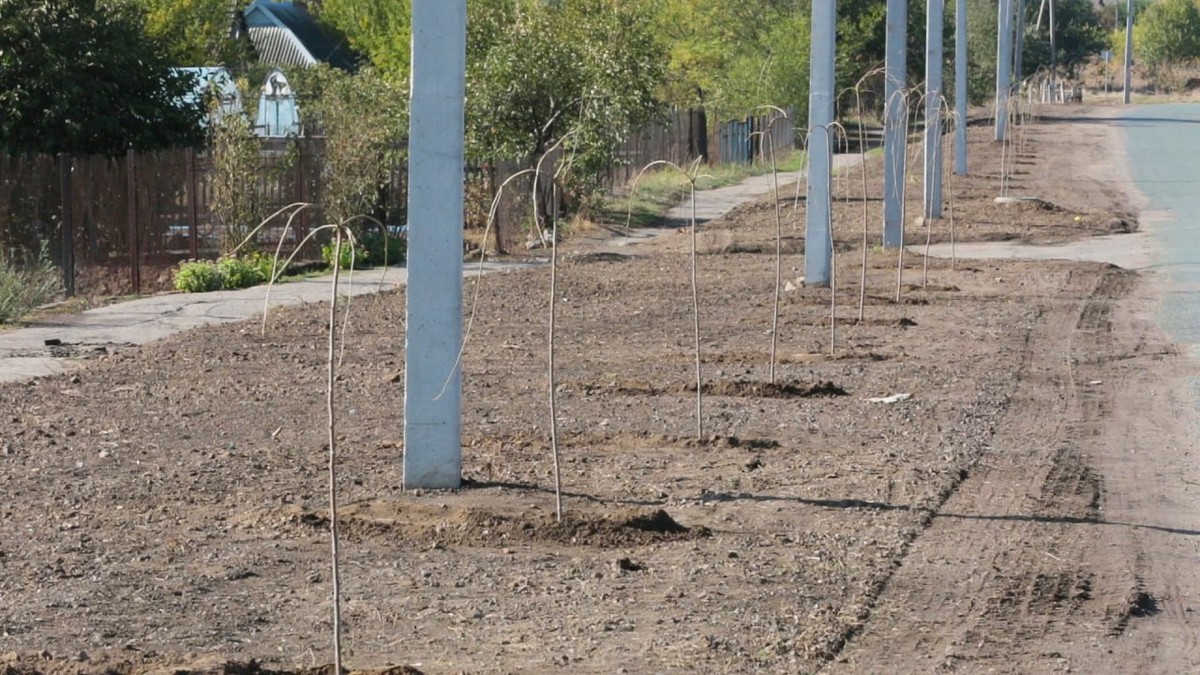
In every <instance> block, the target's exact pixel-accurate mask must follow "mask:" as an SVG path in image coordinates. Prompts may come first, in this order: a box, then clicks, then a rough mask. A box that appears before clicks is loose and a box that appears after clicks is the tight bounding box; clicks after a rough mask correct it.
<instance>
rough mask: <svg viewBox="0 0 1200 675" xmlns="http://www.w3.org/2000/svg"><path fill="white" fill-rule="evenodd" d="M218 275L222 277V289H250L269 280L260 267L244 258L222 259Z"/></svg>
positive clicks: (218, 266) (219, 263) (219, 262)
mask: <svg viewBox="0 0 1200 675" xmlns="http://www.w3.org/2000/svg"><path fill="white" fill-rule="evenodd" d="M269 272H270V269H269V268H268V273H269ZM217 274H219V275H220V277H221V288H225V289H235V288H249V287H251V286H257V285H258V284H261V283H262V282H264V281H266V280H267V277H266V275H264V274H263V273H262V268H261V267H260V266H259V265H257V264H255V263H254V262H253V261H251V260H247V259H244V258H221V260H219V261H218V262H217Z"/></svg>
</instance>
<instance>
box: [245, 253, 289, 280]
mask: <svg viewBox="0 0 1200 675" xmlns="http://www.w3.org/2000/svg"><path fill="white" fill-rule="evenodd" d="M246 259H247V260H248V261H249V262H250V264H251V265H254V267H256V268H257V269H258V273H259V274H261V275H262V278H263V281H270V280H271V268H272V267H274V266H275V265H276V264H278V268H277V269H275V276H283V273H284V270H286V269H287V257H286V256H281V257H280V260H279V262H278V263H275V256H273V255H270V254H267V253H262V252H259V251H254V252H253V253H251V254H250V255H249V256H247V258H246Z"/></svg>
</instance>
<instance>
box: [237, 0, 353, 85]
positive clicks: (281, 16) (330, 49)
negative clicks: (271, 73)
mask: <svg viewBox="0 0 1200 675" xmlns="http://www.w3.org/2000/svg"><path fill="white" fill-rule="evenodd" d="M244 16H245V18H246V30H247V31H248V32H249V34H250V42H252V43H253V44H254V50H255V51H256V52H258V56H259V59H260V60H261V61H263V62H264V63H273V64H280V65H298V66H311V65H314V64H316V63H328V64H329V65H331V66H334V67H336V68H341V69H342V70H349V71H353V70H355V69H356V68H357V63H356V61H355V58H354V54H353V53H352V52H351V51H350V50H349V49H348V48H347V47H346V46H345V45H344V44H343V43H340V42H336V41H335V40H334V39H333V38H331V37H330V36H329V35H328V34H327V33H326V32H325V31H324V30H322V29H321V27H320V26H319V25H317V22H316V21H315V20H313V18H312V15H311V14H309V13H308V10H307V9H305V8H304V7H302V6H300V5H295V4H292V3H291V2H272V1H271V0H254V3H253V4H251V5H250V6H249V7H248V8H246V11H245V14H244Z"/></svg>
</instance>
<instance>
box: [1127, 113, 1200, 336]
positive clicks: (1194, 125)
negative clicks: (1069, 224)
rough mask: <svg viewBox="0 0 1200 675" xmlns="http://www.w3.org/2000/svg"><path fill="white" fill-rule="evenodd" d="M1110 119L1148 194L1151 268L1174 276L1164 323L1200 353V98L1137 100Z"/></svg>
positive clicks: (1163, 313) (1146, 213)
mask: <svg viewBox="0 0 1200 675" xmlns="http://www.w3.org/2000/svg"><path fill="white" fill-rule="evenodd" d="M1112 121H1113V123H1114V124H1117V125H1119V127H1120V128H1121V130H1122V131H1123V132H1124V133H1125V149H1126V155H1127V157H1128V159H1129V168H1130V172H1131V175H1132V177H1133V180H1134V183H1135V184H1136V186H1137V188H1138V189H1139V190H1141V192H1142V194H1143V195H1144V196H1145V198H1146V204H1145V208H1144V209H1143V211H1142V214H1141V222H1142V224H1143V226H1144V227H1145V229H1146V230H1147V231H1148V232H1149V233H1150V240H1151V257H1152V263H1151V264H1150V265H1148V266H1147V268H1148V269H1153V270H1156V271H1157V272H1159V273H1161V274H1164V275H1165V276H1166V277H1167V278H1168V279H1169V280H1170V284H1169V289H1170V290H1169V292H1168V294H1167V296H1166V297H1165V298H1164V300H1163V307H1162V311H1161V315H1160V317H1161V323H1162V325H1163V327H1164V328H1165V329H1166V330H1167V331H1168V332H1169V333H1170V334H1171V337H1172V338H1173V339H1174V340H1175V341H1176V342H1177V343H1180V344H1181V345H1186V346H1187V347H1188V348H1189V349H1190V350H1191V351H1192V353H1193V354H1197V355H1200V104H1195V103H1169V104H1158V105H1144V106H1137V107H1133V108H1130V109H1129V110H1128V112H1126V113H1125V114H1123V115H1120V116H1119V117H1116V118H1114V119H1113V120H1112Z"/></svg>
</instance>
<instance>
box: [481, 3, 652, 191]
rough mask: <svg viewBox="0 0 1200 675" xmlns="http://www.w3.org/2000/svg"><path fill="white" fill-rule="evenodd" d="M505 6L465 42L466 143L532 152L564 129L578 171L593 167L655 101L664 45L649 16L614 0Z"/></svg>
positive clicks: (496, 153)
mask: <svg viewBox="0 0 1200 675" xmlns="http://www.w3.org/2000/svg"><path fill="white" fill-rule="evenodd" d="M501 9H502V11H497V12H493V13H491V14H489V16H491V17H492V18H493V19H494V22H493V23H492V24H491V26H490V28H491V30H492V31H493V32H492V33H491V34H490V35H487V34H484V35H477V36H476V39H477V40H479V42H480V43H479V44H476V45H475V46H474V47H472V48H471V53H472V56H473V57H474V58H472V59H470V60H469V64H468V73H467V82H468V96H467V103H468V144H469V145H468V151H469V152H470V153H471V154H472V155H474V156H476V157H481V158H492V157H520V158H526V159H531V160H532V159H533V158H536V157H538V156H539V155H541V154H542V153H543V152H544V151H545V150H546V149H548V148H549V147H550V146H551V145H553V144H554V143H555V142H556V141H558V140H560V139H564V138H565V137H567V136H568V135H569V138H566V140H565V141H564V147H565V148H566V149H567V150H568V151H569V152H570V153H572V156H573V157H574V166H575V169H576V174H575V176H576V178H577V179H583V180H586V177H589V176H594V175H595V174H594V172H595V171H597V170H598V169H599V168H600V167H602V166H604V165H606V163H607V162H608V161H609V160H610V159H611V158H612V156H613V153H614V151H615V149H616V146H617V144H618V143H619V142H620V141H622V140H624V138H625V137H626V136H627V135H628V134H629V133H631V132H632V131H633V130H635V129H636V128H638V127H639V126H640V125H642V124H643V123H645V122H646V121H647V120H649V119H650V118H651V117H653V116H654V115H655V114H656V113H657V112H658V110H659V101H658V98H657V96H656V93H657V91H658V88H659V86H660V84H661V82H662V77H663V65H662V64H663V61H664V56H665V55H664V54H663V53H662V51H661V49H660V43H659V42H658V41H657V39H656V38H655V37H654V35H653V33H652V31H651V29H650V25H651V24H650V20H649V19H650V17H648V16H647V15H646V14H645V13H644V10H643V9H642V8H639V7H637V6H632V5H629V4H627V3H621V2H619V1H618V0H561V1H560V2H556V3H553V4H543V3H528V4H526V3H514V4H513V5H510V6H509V7H508V8H501ZM509 10H511V13H510V11H509ZM485 45H486V48H485Z"/></svg>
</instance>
